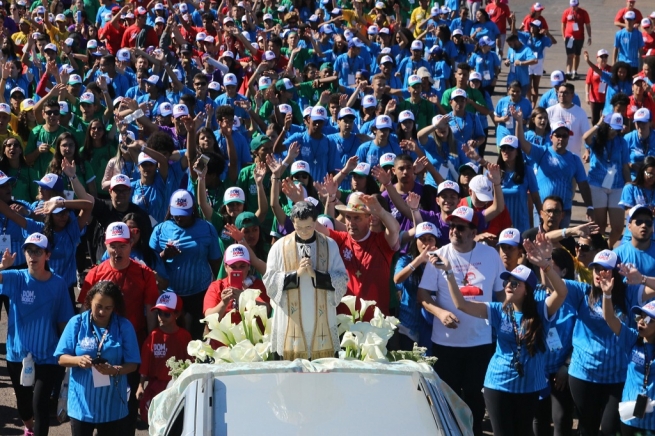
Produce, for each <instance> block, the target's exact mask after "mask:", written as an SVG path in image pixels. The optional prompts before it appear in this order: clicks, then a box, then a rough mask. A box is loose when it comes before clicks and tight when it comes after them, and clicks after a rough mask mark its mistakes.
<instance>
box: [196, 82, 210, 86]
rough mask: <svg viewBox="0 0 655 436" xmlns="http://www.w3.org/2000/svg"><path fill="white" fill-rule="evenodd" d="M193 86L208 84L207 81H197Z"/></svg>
mask: <svg viewBox="0 0 655 436" xmlns="http://www.w3.org/2000/svg"><path fill="white" fill-rule="evenodd" d="M193 86H207V82H195V83H194V84H193Z"/></svg>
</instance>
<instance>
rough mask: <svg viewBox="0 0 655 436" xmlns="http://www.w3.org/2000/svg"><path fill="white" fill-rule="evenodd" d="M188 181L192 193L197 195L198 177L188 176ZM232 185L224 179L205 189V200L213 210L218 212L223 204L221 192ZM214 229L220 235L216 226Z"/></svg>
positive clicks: (223, 192)
mask: <svg viewBox="0 0 655 436" xmlns="http://www.w3.org/2000/svg"><path fill="white" fill-rule="evenodd" d="M189 181H190V182H191V186H192V189H193V195H195V196H197V195H198V179H196V180H193V179H191V177H189ZM233 185H234V184H233V183H228V182H226V181H222V182H221V183H220V184H219V185H218V186H217V187H215V188H207V189H205V195H206V196H207V202H208V203H209V205H210V206H211V207H212V209H214V211H215V212H218V211H219V210H220V208H221V206H223V194H225V190H227V188H229V187H231V186H233ZM198 210H199V212H200V213H202V211H200V209H198ZM201 216H202V215H201ZM207 221H211V218H210V219H209V220H207ZM216 231H217V232H219V235H220V231H219V229H218V228H216Z"/></svg>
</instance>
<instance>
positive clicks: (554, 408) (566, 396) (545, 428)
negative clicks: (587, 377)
mask: <svg viewBox="0 0 655 436" xmlns="http://www.w3.org/2000/svg"><path fill="white" fill-rule="evenodd" d="M548 380H549V383H550V395H549V396H548V397H546V398H544V399H543V400H541V401H539V403H538V404H537V412H536V413H535V416H534V422H533V423H532V431H533V432H534V434H535V435H536V436H550V435H551V430H550V423H551V422H552V423H553V426H554V427H555V432H554V433H552V434H554V436H572V435H573V407H574V405H573V397H571V389H569V386H568V383H567V384H566V386H564V389H563V390H561V391H558V390H557V389H555V374H550V376H549V377H548Z"/></svg>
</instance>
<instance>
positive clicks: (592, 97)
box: [585, 65, 612, 103]
mask: <svg viewBox="0 0 655 436" xmlns="http://www.w3.org/2000/svg"><path fill="white" fill-rule="evenodd" d="M603 71H612V69H611V68H610V67H609V66H608V65H605V68H604V69H603ZM585 83H586V84H587V85H591V92H590V93H589V101H590V102H592V103H605V96H606V95H607V84H606V83H603V88H604V90H605V92H603V93H601V92H599V91H600V84H601V80H600V75H599V74H598V73H596V72H595V71H593V70H592V69H591V68H589V71H587V78H586V79H585Z"/></svg>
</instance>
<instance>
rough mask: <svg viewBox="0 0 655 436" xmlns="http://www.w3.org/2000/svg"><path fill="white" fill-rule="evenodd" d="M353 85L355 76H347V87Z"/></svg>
mask: <svg viewBox="0 0 655 436" xmlns="http://www.w3.org/2000/svg"><path fill="white" fill-rule="evenodd" d="M354 84H355V75H354V74H348V85H354Z"/></svg>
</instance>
